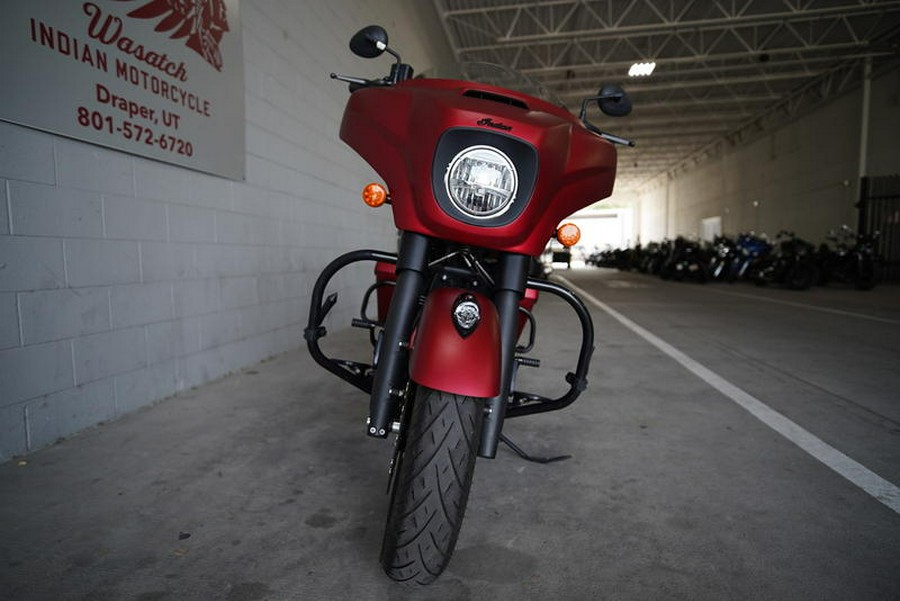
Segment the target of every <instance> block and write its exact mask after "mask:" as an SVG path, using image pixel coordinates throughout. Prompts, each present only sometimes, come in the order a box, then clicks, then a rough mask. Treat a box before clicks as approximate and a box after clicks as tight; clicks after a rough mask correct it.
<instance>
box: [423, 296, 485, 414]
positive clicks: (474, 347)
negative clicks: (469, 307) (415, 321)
mask: <svg viewBox="0 0 900 601" xmlns="http://www.w3.org/2000/svg"><path fill="white" fill-rule="evenodd" d="M461 294H471V295H472V296H474V297H475V299H476V302H477V303H478V304H479V306H480V308H481V321H480V322H479V324H478V325H477V326H476V327H475V329H474V330H473V331H472V332H471V333H470V334H469V335H468V336H466V337H465V338H464V337H463V336H462V335H460V334H459V333H458V332H457V331H456V327H455V326H454V324H453V308H454V305H455V303H456V299H457V298H458V297H459V296H460V295H461ZM411 346H412V349H411V351H410V360H409V374H410V378H411V379H412V380H413V381H414V382H416V383H417V384H421V385H422V386H427V387H428V388H433V389H434V390H442V391H444V392H450V393H452V394H460V395H464V396H472V397H480V398H490V397H494V396H497V395H498V394H500V320H499V316H498V314H497V308H496V307H495V306H494V303H493V302H491V300H490V299H489V298H488V297H486V296H485V295H483V294H479V293H477V292H470V291H468V290H463V289H461V288H438V289H436V290H433V291H432V292H431V293H430V294H429V295H428V298H427V299H425V308H424V309H423V311H422V319H421V320H420V321H419V325H418V327H417V328H416V331H415V333H414V335H413V340H412V342H411Z"/></svg>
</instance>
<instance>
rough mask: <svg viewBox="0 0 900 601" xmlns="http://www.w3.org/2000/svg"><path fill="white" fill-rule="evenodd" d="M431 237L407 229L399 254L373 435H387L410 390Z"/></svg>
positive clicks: (375, 393)
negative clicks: (415, 330)
mask: <svg viewBox="0 0 900 601" xmlns="http://www.w3.org/2000/svg"><path fill="white" fill-rule="evenodd" d="M427 269H428V238H427V237H426V236H423V235H421V234H415V233H412V232H403V234H402V235H401V238H400V252H399V253H398V256H397V285H396V287H395V288H394V292H393V295H392V298H391V306H390V309H389V310H388V315H387V320H385V324H384V331H383V333H382V337H381V342H380V348H379V353H378V354H379V359H378V365H377V369H376V370H375V377H374V380H373V381H372V396H371V397H370V399H369V424H368V428H367V430H366V432H367V433H368V435H369V436H374V437H376V438H386V437H387V435H388V433H389V432H390V431H391V422H392V421H393V418H394V417H395V416H394V406H395V405H396V402H395V399H399V397H400V396H401V395H403V394H405V393H406V385H405V384H406V380H407V365H408V363H409V362H408V357H409V336H410V334H411V333H412V327H413V322H414V321H415V318H416V314H417V313H418V311H419V297H420V296H421V295H422V294H423V293H424V292H425V284H426V281H427V280H426V273H425V272H426V270H427Z"/></svg>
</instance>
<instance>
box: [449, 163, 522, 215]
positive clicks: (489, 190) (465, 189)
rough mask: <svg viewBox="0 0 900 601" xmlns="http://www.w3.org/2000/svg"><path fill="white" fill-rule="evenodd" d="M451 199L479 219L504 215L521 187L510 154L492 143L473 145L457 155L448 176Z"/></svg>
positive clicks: (463, 210) (464, 211) (450, 166)
mask: <svg viewBox="0 0 900 601" xmlns="http://www.w3.org/2000/svg"><path fill="white" fill-rule="evenodd" d="M444 185H445V186H446V188H447V194H448V195H449V196H450V200H451V201H452V202H453V204H454V205H456V207H457V208H458V209H459V210H460V211H462V212H463V213H465V214H467V215H470V216H472V217H474V218H476V219H487V218H489V217H496V216H497V215H502V214H503V213H505V212H506V211H507V209H509V207H510V205H512V201H513V199H514V198H515V197H516V191H517V189H518V187H519V178H518V175H517V173H516V168H515V166H514V165H513V163H512V161H511V160H509V157H508V156H506V155H505V154H504V153H503V152H501V151H499V150H497V149H496V148H493V147H491V146H470V147H468V148H466V149H465V150H463V151H462V152H460V153H459V154H457V155H456V156H455V157H453V160H452V161H450V164H449V166H448V167H447V174H446V175H445V176H444Z"/></svg>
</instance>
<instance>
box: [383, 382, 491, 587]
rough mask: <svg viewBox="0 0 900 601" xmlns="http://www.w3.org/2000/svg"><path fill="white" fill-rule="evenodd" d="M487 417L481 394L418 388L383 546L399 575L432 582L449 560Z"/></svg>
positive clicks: (386, 564)
mask: <svg viewBox="0 0 900 601" xmlns="http://www.w3.org/2000/svg"><path fill="white" fill-rule="evenodd" d="M483 422H484V405H483V401H482V400H481V399H475V398H471V397H464V396H460V395H455V394H449V393H446V392H441V391H438V390H431V389H428V388H424V387H418V388H417V392H416V398H415V400H414V402H413V406H412V415H411V416H410V424H409V430H408V432H407V433H406V443H405V448H404V449H403V450H402V451H401V455H400V458H399V464H398V466H397V469H398V473H397V475H396V478H397V480H396V484H395V488H394V491H393V493H392V495H391V503H390V507H389V508H388V518H387V524H386V525H385V530H384V540H383V543H382V546H381V565H382V567H383V568H384V571H385V573H386V574H387V575H388V576H389V577H390V578H392V579H393V580H397V581H401V582H410V583H415V584H430V583H431V582H433V581H434V580H435V579H436V578H437V577H438V576H439V575H440V574H441V573H442V572H443V571H444V568H446V567H447V564H448V563H449V562H450V557H451V555H452V554H453V549H454V548H455V547H456V539H457V537H458V536H459V531H460V528H461V526H462V521H463V515H464V514H465V510H466V501H467V500H468V498H469V489H470V488H471V485H472V476H473V474H474V472H475V458H476V456H477V452H478V445H479V444H480V440H481V427H482V424H483Z"/></svg>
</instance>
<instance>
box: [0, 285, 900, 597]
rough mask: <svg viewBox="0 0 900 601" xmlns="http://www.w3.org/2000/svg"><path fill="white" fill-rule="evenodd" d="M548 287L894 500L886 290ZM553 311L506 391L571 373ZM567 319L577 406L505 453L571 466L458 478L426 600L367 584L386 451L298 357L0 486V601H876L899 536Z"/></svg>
mask: <svg viewBox="0 0 900 601" xmlns="http://www.w3.org/2000/svg"><path fill="white" fill-rule="evenodd" d="M563 275H564V276H565V277H567V278H569V279H570V280H571V281H572V282H574V283H575V284H576V285H577V286H579V287H581V288H583V289H585V290H586V291H587V292H589V293H590V294H591V295H593V296H595V297H596V298H597V299H599V300H600V301H602V302H603V303H606V304H607V305H608V306H609V307H611V308H613V309H614V310H616V311H618V312H620V313H621V314H623V315H624V316H626V317H627V318H628V319H630V320H632V321H633V322H635V323H637V324H639V325H640V326H641V327H643V328H644V329H646V330H647V331H649V332H651V333H652V334H653V335H655V336H657V337H659V338H660V339H662V340H663V341H665V342H667V343H669V344H670V345H672V346H673V347H675V348H676V349H678V350H679V351H681V352H683V353H684V354H686V355H687V356H689V357H690V358H692V359H693V360H695V361H696V362H699V364H701V365H702V366H704V367H706V368H708V369H709V370H712V372H714V373H715V374H717V375H718V376H719V377H721V378H722V379H723V380H724V381H727V382H728V383H731V384H733V385H735V386H737V387H739V388H740V389H741V390H743V391H745V392H746V393H748V394H750V395H752V396H753V397H755V399H758V400H759V401H761V402H763V403H765V404H767V405H768V406H769V407H771V408H772V409H774V410H775V411H777V412H779V413H780V414H781V415H783V416H785V417H786V418H788V419H790V420H792V421H793V422H794V423H796V424H798V425H800V426H802V427H803V428H805V429H806V430H807V431H809V432H811V433H812V434H814V435H815V436H817V437H819V438H820V439H822V440H823V441H824V442H826V443H827V444H828V445H830V446H831V447H833V448H835V449H837V450H839V451H841V452H842V453H845V454H846V455H847V456H849V457H851V458H852V459H854V460H855V461H856V462H858V463H859V464H862V465H863V466H865V467H866V468H868V469H869V470H871V471H872V472H874V473H876V474H878V475H879V476H881V477H882V478H884V479H886V480H888V481H889V482H892V483H894V484H900V392H898V391H900V287H897V286H893V287H891V286H884V287H881V288H878V289H876V290H874V291H871V292H857V291H854V290H830V289H816V290H812V291H807V292H799V293H798V292H791V291H787V290H780V289H775V288H771V289H759V288H754V287H752V286H743V285H733V286H728V285H708V286H700V285H692V284H677V283H672V282H663V281H661V280H658V279H655V278H650V277H647V276H641V275H637V274H623V273H618V272H615V271H611V270H596V269H594V270H573V271H569V272H564V273H563ZM354 302H355V301H354ZM567 311H568V310H567V309H565V308H564V307H563V305H562V304H561V303H559V302H556V301H554V300H552V299H549V298H547V297H544V298H542V302H541V303H539V305H538V310H537V318H538V321H539V336H541V337H542V338H541V344H540V346H539V348H538V349H537V350H536V352H535V356H537V357H539V358H541V359H543V362H544V366H543V367H542V368H541V369H540V370H529V371H527V372H524V373H523V376H522V380H523V382H522V387H524V388H530V389H532V390H537V389H544V390H549V389H552V386H550V384H551V383H556V382H561V378H562V375H561V373H560V372H559V370H558V369H556V370H555V368H560V369H569V367H570V366H569V364H568V362H569V361H574V351H573V350H571V349H570V348H569V346H570V341H571V340H574V339H575V336H576V323H575V321H574V319H571V318H569V315H568V314H567ZM592 312H593V313H594V319H595V325H596V333H597V344H598V349H597V352H596V354H595V359H594V364H593V369H592V371H591V377H590V381H591V382H590V387H589V389H588V391H587V392H586V393H585V395H584V397H583V398H582V399H580V400H579V401H578V402H577V403H576V404H575V405H573V406H572V407H570V408H569V409H567V410H565V411H562V412H557V413H555V414H547V415H543V416H534V417H525V418H520V419H517V420H511V421H509V422H508V423H507V427H506V430H505V432H506V434H507V435H509V436H510V437H511V438H512V439H513V440H514V441H515V442H517V443H518V444H519V445H520V446H523V447H524V448H526V449H527V450H529V451H531V452H533V453H535V454H544V455H551V454H562V453H566V454H571V455H573V458H572V459H570V460H568V461H564V462H561V463H556V464H551V465H536V464H531V463H526V462H524V461H522V460H521V459H519V458H517V457H515V456H514V455H513V454H512V453H511V452H509V451H508V449H506V448H505V447H501V451H500V453H499V455H498V457H497V459H495V460H479V463H478V466H477V468H476V474H475V483H474V485H473V490H472V495H471V498H470V502H469V509H468V513H467V516H466V521H465V524H464V526H463V531H462V534H461V536H460V539H459V543H458V546H457V550H456V554H455V555H454V558H453V560H452V562H451V564H450V567H449V568H448V570H447V572H445V574H444V576H443V577H442V578H441V579H440V580H439V581H438V582H437V583H436V584H435V585H433V586H431V587H429V588H427V589H421V590H413V589H408V588H405V587H403V586H399V585H397V584H394V583H393V582H391V581H389V580H387V579H386V578H385V577H384V576H383V575H382V573H381V571H380V568H379V566H378V550H379V546H380V543H381V535H382V527H383V520H384V516H385V511H386V505H387V498H386V496H385V495H384V487H385V477H386V465H387V462H388V459H389V456H390V451H391V444H390V443H389V442H383V441H377V440H372V439H369V438H367V437H365V436H364V435H363V427H364V420H365V416H366V410H367V403H366V399H365V398H364V396H363V395H362V394H361V393H359V392H357V391H356V390H355V389H353V388H352V387H350V386H349V385H347V384H345V383H343V382H341V381H339V380H337V379H336V378H334V377H332V376H329V375H328V374H326V373H325V372H324V371H323V370H321V369H319V368H318V367H317V366H315V365H314V364H313V363H312V361H311V360H310V359H309V358H308V356H307V355H306V353H305V351H297V352H292V353H288V354H286V355H283V356H280V357H278V358H276V359H273V360H271V361H268V362H265V363H262V364H260V365H256V366H253V367H252V368H248V369H245V370H243V371H242V372H241V373H238V374H234V375H232V376H229V377H227V378H224V379H222V380H219V381H217V382H214V383H212V384H209V385H206V386H203V387H201V388H198V389H196V390H192V391H190V392H188V393H186V394H182V395H179V396H178V397H176V398H174V399H169V400H166V401H164V402H161V403H159V404H157V405H156V406H154V407H150V408H148V409H145V410H142V411H139V412H137V413H135V414H132V415H130V416H127V417H125V418H123V419H121V420H119V421H117V422H115V423H111V424H107V425H104V426H101V427H98V428H95V429H93V430H91V431H89V432H86V433H83V434H81V435H79V436H76V437H74V438H72V439H69V440H66V441H63V442H60V443H59V444H57V445H55V446H53V447H51V448H48V449H45V450H42V451H39V452H37V453H34V454H32V455H29V456H27V457H24V458H22V459H21V460H19V461H12V462H8V463H6V464H4V465H2V466H0V533H2V535H0V599H4V600H5V599H10V600H17V601H18V600H22V601H26V600H54V601H55V600H67V599H72V600H98V601H99V600H120V599H134V600H140V601H157V600H158V601H162V600H195V599H196V600H209V599H212V600H217V599H225V600H229V601H240V600H243V601H255V600H263V599H268V600H293V599H302V600H308V599H314V600H320V599H321V600H341V599H353V600H358V599H389V600H406V599H410V600H414V599H415V600H418V599H435V600H438V599H440V600H442V601H446V600H469V599H471V600H481V599H491V600H493V601H502V600H506V599H509V600H522V599H562V600H569V599H578V600H581V599H585V600H588V599H589V600H595V599H610V600H630V599H634V600H647V599H666V600H670V599H690V600H702V599H710V600H713V599H714V600H721V599H791V600H803V599H816V600H822V599H835V600H841V601H845V600H851V599H852V600H867V599H873V600H876V599H877V600H889V599H900V514H898V513H897V512H896V511H895V510H893V509H891V508H890V507H889V506H887V505H886V504H885V503H883V502H879V501H878V500H876V499H875V498H873V497H872V496H870V495H869V494H867V493H866V492H864V491H863V490H861V489H860V488H858V487H857V486H855V485H854V484H852V483H851V482H849V481H848V480H846V479H845V478H844V477H842V476H840V475H838V474H837V473H835V472H834V471H833V470H831V469H829V468H828V467H827V466H826V465H824V464H823V463H821V462H820V461H818V460H816V459H814V458H812V457H811V456H810V455H809V454H808V453H807V452H805V451H803V450H801V449H800V448H799V447H798V446H796V445H795V444H794V443H792V442H790V441H788V440H787V439H785V438H784V437H783V436H781V435H780V434H777V433H776V432H775V431H773V430H772V429H771V428H770V427H769V426H767V425H765V424H764V423H762V422H761V421H760V420H758V419H757V418H755V417H754V416H752V415H751V414H750V413H748V411H746V410H745V409H743V408H742V407H740V406H738V405H737V404H736V403H735V402H733V401H732V400H730V399H729V398H727V397H726V396H724V395H723V394H721V393H720V392H718V391H717V390H715V389H714V388H712V387H711V386H710V385H709V384H708V383H706V382H705V381H703V380H701V379H700V378H698V377H697V376H696V375H694V374H693V373H691V372H689V371H687V370H686V369H685V368H684V367H683V366H682V365H680V364H679V363H677V362H675V361H674V360H673V359H672V358H671V357H670V356H669V355H667V354H664V353H663V352H661V351H660V350H659V349H658V348H657V347H654V346H652V345H651V344H649V343H648V342H647V341H646V340H645V339H644V338H641V337H639V336H638V335H636V334H635V333H634V332H633V331H632V330H630V329H628V328H626V327H625V326H624V325H622V323H620V322H619V321H617V320H615V319H613V318H612V317H611V316H610V315H609V314H608V313H607V312H604V311H602V310H600V309H598V308H596V307H595V308H592ZM360 335H361V334H360V333H359V332H358V331H350V330H346V331H342V332H338V333H336V334H332V335H329V337H328V339H326V341H327V342H329V343H330V345H331V347H332V348H334V349H338V350H337V351H335V352H339V351H347V350H348V349H349V351H355V350H357V349H358V348H359V347H360V345H359V344H357V342H356V341H357V340H359V338H357V337H358V336H360ZM523 371H524V370H523ZM525 380H528V381H527V382H526V381H525Z"/></svg>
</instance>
